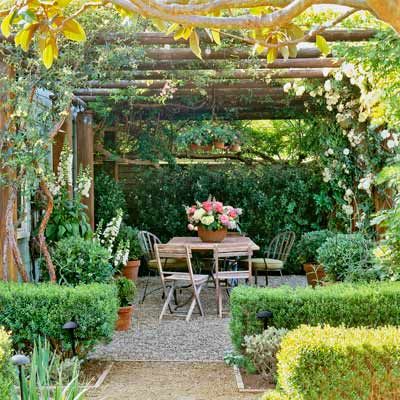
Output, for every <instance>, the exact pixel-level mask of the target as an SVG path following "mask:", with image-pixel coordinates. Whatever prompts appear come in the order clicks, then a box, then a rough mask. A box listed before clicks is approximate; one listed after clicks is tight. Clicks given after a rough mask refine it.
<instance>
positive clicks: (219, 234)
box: [197, 226, 228, 243]
mask: <svg viewBox="0 0 400 400" xmlns="http://www.w3.org/2000/svg"><path fill="white" fill-rule="evenodd" d="M197 232H198V235H199V238H200V239H201V240H202V241H203V242H207V243H220V242H222V241H223V240H224V239H225V238H226V234H227V233H228V230H227V229H226V228H223V229H219V230H218V231H209V230H208V229H205V228H204V227H202V226H199V229H198V231H197Z"/></svg>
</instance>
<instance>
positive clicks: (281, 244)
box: [253, 231, 296, 285]
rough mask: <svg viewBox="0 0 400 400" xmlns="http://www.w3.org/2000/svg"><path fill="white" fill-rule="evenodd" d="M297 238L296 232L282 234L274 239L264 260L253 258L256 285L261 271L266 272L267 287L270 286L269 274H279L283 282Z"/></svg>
mask: <svg viewBox="0 0 400 400" xmlns="http://www.w3.org/2000/svg"><path fill="white" fill-rule="evenodd" d="M295 238H296V235H295V233H294V232H291V231H286V232H281V233H279V234H278V235H276V236H275V237H274V238H273V239H272V241H271V243H270V244H269V246H268V250H267V251H266V252H265V253H264V256H263V257H262V258H261V257H260V258H253V268H254V271H255V284H256V285H257V278H258V272H259V271H265V280H266V285H268V272H279V273H280V276H281V280H282V281H283V274H282V270H283V268H284V266H285V263H286V260H287V258H288V256H289V254H290V251H291V250H292V247H293V244H294V240H295Z"/></svg>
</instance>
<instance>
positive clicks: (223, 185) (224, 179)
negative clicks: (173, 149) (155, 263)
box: [125, 165, 326, 272]
mask: <svg viewBox="0 0 400 400" xmlns="http://www.w3.org/2000/svg"><path fill="white" fill-rule="evenodd" d="M129 168H130V171H131V173H132V175H131V178H130V179H132V181H131V182H134V183H135V190H134V191H132V190H131V188H132V186H131V185H132V183H131V182H130V181H127V182H126V187H125V190H126V193H127V200H128V206H129V215H130V223H131V224H132V225H133V226H137V227H138V228H139V229H145V230H148V231H150V232H153V233H154V234H156V235H157V236H159V237H160V239H161V240H162V241H167V240H169V239H170V238H171V237H173V236H185V235H188V230H187V216H186V213H185V209H184V207H183V205H184V204H193V202H194V200H195V199H197V200H206V199H207V198H208V196H209V194H212V195H213V196H215V197H216V198H217V199H218V200H220V201H222V202H223V203H224V204H232V205H234V206H235V207H239V208H242V209H243V215H241V217H240V221H241V230H242V231H243V232H246V233H247V234H248V235H249V236H250V237H251V238H252V239H253V240H254V241H255V242H256V243H257V244H259V245H260V246H261V247H263V248H265V247H266V246H268V244H269V242H270V241H271V240H272V238H273V237H274V236H275V235H276V234H277V233H278V232H280V231H284V230H292V231H294V232H295V233H296V234H297V235H298V236H300V235H301V234H302V233H303V232H307V231H310V230H313V229H319V228H321V227H323V226H324V221H325V216H326V214H325V213H324V212H321V213H320V212H319V209H318V207H317V206H316V204H315V200H314V193H315V192H317V191H318V190H319V188H320V185H321V178H320V175H319V174H318V172H317V170H316V169H315V168H313V166H312V165H302V166H288V165H270V166H265V167H264V166H258V167H255V168H243V167H242V166H241V165H227V166H221V167H213V168H211V167H210V166H207V165H193V166H189V167H181V166H175V167H173V166H171V167H163V168H160V169H143V168H141V169H140V168H134V167H129ZM131 168H132V169H131ZM299 270H301V266H300V265H299V264H298V263H297V262H296V261H295V257H294V254H293V257H292V258H291V259H289V262H288V264H287V271H291V272H293V271H299Z"/></svg>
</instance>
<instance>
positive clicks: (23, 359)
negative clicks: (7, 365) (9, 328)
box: [11, 354, 30, 400]
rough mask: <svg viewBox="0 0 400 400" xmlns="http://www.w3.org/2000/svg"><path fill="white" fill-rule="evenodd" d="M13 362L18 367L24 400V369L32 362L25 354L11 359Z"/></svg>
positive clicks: (20, 387)
mask: <svg viewBox="0 0 400 400" xmlns="http://www.w3.org/2000/svg"><path fill="white" fill-rule="evenodd" d="M11 361H12V363H13V364H14V365H16V366H17V367H18V377H19V389H20V393H21V400H24V391H23V388H22V367H23V366H24V365H27V364H29V363H30V360H29V358H28V357H27V356H24V355H23V354H16V355H15V356H13V357H11Z"/></svg>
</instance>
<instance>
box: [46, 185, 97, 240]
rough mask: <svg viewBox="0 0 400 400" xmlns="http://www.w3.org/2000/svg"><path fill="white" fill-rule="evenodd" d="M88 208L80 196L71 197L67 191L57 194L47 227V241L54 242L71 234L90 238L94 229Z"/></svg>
mask: <svg viewBox="0 0 400 400" xmlns="http://www.w3.org/2000/svg"><path fill="white" fill-rule="evenodd" d="M86 208H87V207H86V206H85V205H84V204H82V202H81V197H80V196H79V197H75V198H72V199H70V198H69V197H68V194H67V193H65V192H63V193H62V194H61V195H59V196H57V197H56V199H55V202H54V209H53V213H52V214H51V217H50V219H49V222H48V224H47V227H46V239H47V241H48V242H49V243H54V242H58V241H59V240H61V239H65V238H68V237H71V236H75V237H77V236H79V237H82V238H85V239H89V238H90V237H91V235H92V229H91V227H90V224H89V222H88V216H87V214H86Z"/></svg>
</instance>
